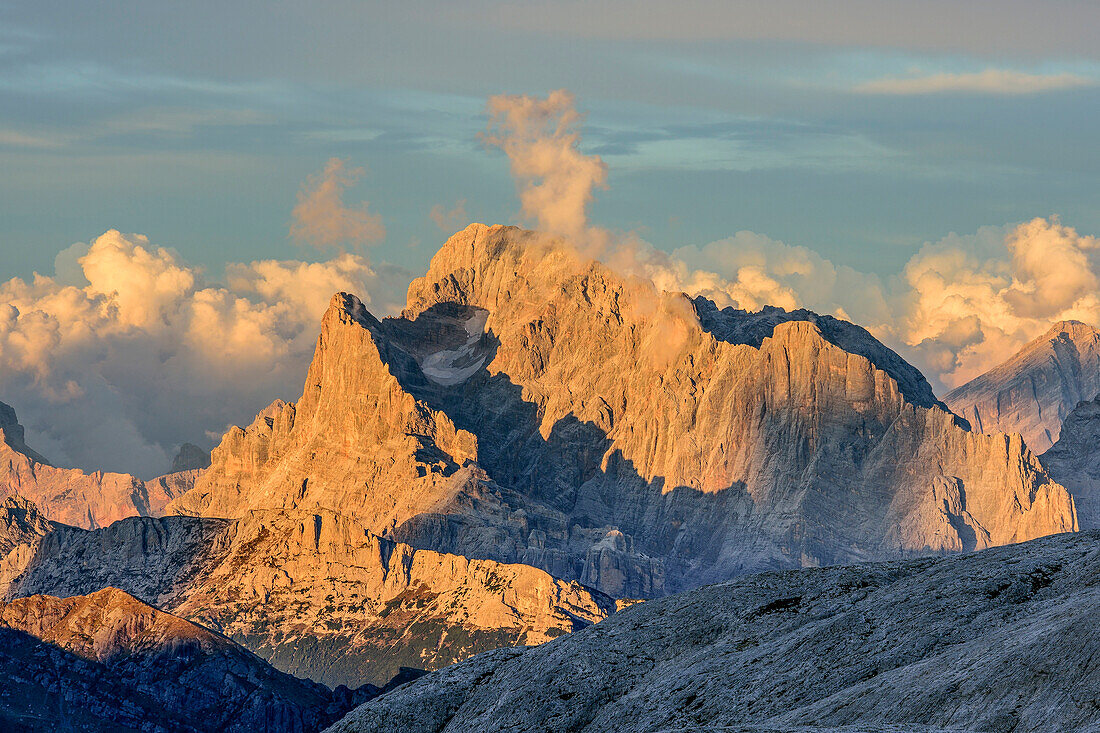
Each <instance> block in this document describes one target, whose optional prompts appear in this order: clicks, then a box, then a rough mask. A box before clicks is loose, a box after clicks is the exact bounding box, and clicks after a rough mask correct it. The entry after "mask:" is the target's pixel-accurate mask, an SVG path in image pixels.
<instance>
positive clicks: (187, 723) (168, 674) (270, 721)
mask: <svg viewBox="0 0 1100 733" xmlns="http://www.w3.org/2000/svg"><path fill="white" fill-rule="evenodd" d="M0 674H2V675H3V679H4V694H3V695H2V696H0V727H5V729H9V730H10V729H16V730H20V729H26V730H49V729H63V730H93V731H94V730H104V731H106V730H112V731H117V730H142V731H280V732H281V731H295V732H297V731H301V732H303V733H304V732H307V731H315V730H318V729H320V728H322V727H324V726H325V725H326V724H328V723H330V722H332V721H333V720H336V719H338V718H339V717H340V716H341V715H342V714H343V713H344V712H345V711H346V710H348V709H349V708H350V707H351V706H352V704H354V703H355V702H356V701H360V702H361V701H362V700H365V699H367V698H369V697H370V696H371V695H372V694H376V693H377V690H369V689H364V690H362V691H359V692H358V693H356V694H352V693H350V692H348V691H347V690H346V689H343V690H340V691H337V692H335V693H334V692H332V691H330V690H328V689H327V688H325V687H322V686H321V685H317V684H314V683H311V682H305V681H302V680H298V679H295V678H293V677H290V676H289V675H285V674H283V673H281V672H277V671H276V670H275V669H273V668H271V667H270V666H268V665H267V664H266V663H264V662H263V661H261V660H260V659H258V658H257V657H255V656H253V655H252V654H250V653H249V652H247V651H245V650H244V649H242V648H241V647H239V646H238V645H236V644H234V643H233V642H231V641H230V640H228V639H226V638H224V637H222V636H220V635H218V634H215V633H212V632H210V631H208V630H206V629H204V628H201V627H199V626H196V625H195V624H192V623H190V622H188V621H185V620H183V619H181V618H177V617H175V616H172V615H170V614H167V613H162V612H161V611H158V610H156V609H155V608H152V607H151V606H148V605H146V604H144V603H142V602H140V601H138V600H137V599H135V598H134V597H133V596H130V595H128V594H126V593H124V592H122V591H120V590H117V589H115V588H106V589H103V590H100V591H97V592H95V593H93V594H91V595H87V596H78V597H73V598H64V599H62V598H55V597H52V596H42V595H36V596H31V597H29V598H21V599H18V600H15V601H11V602H8V603H0Z"/></svg>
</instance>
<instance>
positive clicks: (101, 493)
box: [0, 402, 198, 529]
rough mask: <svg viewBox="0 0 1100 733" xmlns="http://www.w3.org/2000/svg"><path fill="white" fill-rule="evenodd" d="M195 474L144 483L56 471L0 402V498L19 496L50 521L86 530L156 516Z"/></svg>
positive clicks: (114, 476)
mask: <svg viewBox="0 0 1100 733" xmlns="http://www.w3.org/2000/svg"><path fill="white" fill-rule="evenodd" d="M197 475H198V472H197V471H184V472H181V473H173V474H168V475H166V476H160V477H158V478H155V479H151V480H149V481H143V480H141V479H139V478H136V477H134V476H131V475H129V474H123V473H104V472H103V471H94V472H92V473H85V472H84V471H80V470H78V469H75V468H56V467H54V466H52V465H50V463H49V462H48V461H47V460H46V459H45V458H44V457H42V456H41V455H39V454H38V453H36V452H35V451H33V450H31V449H30V448H28V447H27V445H26V443H24V442H23V426H22V425H20V424H19V421H18V419H17V418H16V415H15V410H13V409H12V408H11V407H9V406H8V405H5V404H4V403H2V402H0V499H5V498H7V497H13V496H21V497H23V498H25V499H27V500H29V501H31V502H33V503H34V504H35V505H36V506H37V507H38V510H39V511H40V512H41V513H42V515H43V516H44V517H46V518H48V519H51V520H53V521H55V522H63V523H65V524H71V525H73V526H77V527H84V528H87V529H91V528H94V527H104V526H106V525H108V524H110V523H111V522H114V521H116V520H118V519H122V518H123V517H132V516H135V515H141V516H148V515H160V514H162V513H163V512H164V508H165V506H166V505H167V504H168V502H169V501H170V500H171V499H172V498H173V497H175V496H179V495H180V494H183V493H184V492H186V491H187V490H188V489H190V488H191V486H192V485H194V481H195V477H196V476H197Z"/></svg>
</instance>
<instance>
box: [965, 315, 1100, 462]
mask: <svg viewBox="0 0 1100 733" xmlns="http://www.w3.org/2000/svg"><path fill="white" fill-rule="evenodd" d="M1097 395H1100V331H1097V329H1095V328H1093V327H1092V326H1089V325H1086V324H1084V323H1081V322H1080V321H1059V322H1058V323H1055V324H1054V325H1053V326H1051V327H1050V329H1049V330H1047V332H1046V333H1044V334H1043V335H1042V336H1040V337H1038V338H1037V339H1035V340H1034V341H1032V342H1031V343H1029V344H1027V345H1026V346H1024V347H1023V348H1022V349H1021V350H1020V351H1019V352H1018V353H1017V354H1015V355H1014V356H1013V357H1012V358H1010V359H1009V360H1008V361H1006V362H1004V363H1003V364H1000V365H999V366H997V367H995V368H993V369H991V370H989V371H988V372H986V373H985V374H982V375H981V376H978V377H976V378H974V379H972V380H971V381H969V382H967V383H966V384H964V385H962V386H961V387H958V388H956V389H954V390H952V391H951V392H949V393H948V394H947V396H946V397H944V402H946V403H947V405H948V406H949V407H950V408H951V409H952V410H953V411H955V412H956V413H957V414H958V415H960V416H962V417H963V418H964V419H966V420H968V421H969V422H970V424H971V425H972V426H973V428H974V429H975V430H980V431H983V432H1001V433H1020V434H1021V435H1023V437H1024V441H1025V442H1026V443H1027V444H1028V447H1030V448H1031V449H1032V450H1033V451H1035V453H1042V452H1044V451H1046V450H1047V449H1048V448H1050V446H1051V445H1053V444H1054V443H1055V442H1056V441H1057V440H1058V436H1059V433H1060V431H1061V427H1062V421H1063V420H1065V418H1066V416H1068V415H1069V413H1070V411H1072V410H1073V408H1074V407H1075V406H1076V405H1077V404H1078V403H1079V402H1081V401H1087V400H1091V399H1093V398H1094V397H1096V396H1097Z"/></svg>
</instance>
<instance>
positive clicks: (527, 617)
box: [0, 510, 615, 685]
mask: <svg viewBox="0 0 1100 733" xmlns="http://www.w3.org/2000/svg"><path fill="white" fill-rule="evenodd" d="M20 553H21V554H20ZM17 555H19V556H20V557H22V558H23V561H22V563H21V564H20V565H19V567H17V568H14V570H13V571H11V572H9V573H8V575H9V578H8V580H7V584H6V586H4V587H0V592H3V593H4V594H6V597H8V598H16V597H21V596H25V595H29V594H34V593H50V594H55V595H63V596H68V595H80V594H86V593H89V592H92V591H94V590H97V589H100V588H104V587H109V586H115V587H120V588H123V589H125V590H126V591H128V592H130V593H133V594H134V595H136V596H138V597H140V598H142V599H143V600H145V601H147V602H149V603H152V604H155V605H157V606H159V607H161V608H164V609H166V610H168V611H171V612H172V613H174V614H177V615H179V616H181V617H185V618H188V619H190V620H192V621H195V622H197V623H200V624H202V625H204V626H207V627H209V628H213V629H217V630H218V631H220V632H222V633H224V634H225V635H227V636H229V637H231V638H232V639H234V640H235V641H237V642H239V643H241V644H243V645H244V646H245V647H247V648H248V649H250V650H251V651H253V652H255V653H256V654H258V655H259V656H261V657H262V658H264V659H266V660H268V661H269V662H270V663H272V664H273V665H274V666H275V667H277V668H279V669H281V670H283V671H287V672H290V673H292V674H295V675H297V676H302V677H309V678H312V679H314V680H317V681H322V682H325V683H326V684H329V685H336V684H351V685H360V684H363V683H365V682H374V683H379V684H380V683H384V682H386V681H387V680H389V679H390V678H392V677H393V676H394V675H395V674H397V673H398V671H399V669H400V667H402V666H412V667H418V668H430V669H434V668H437V667H441V666H445V665H447V664H450V663H452V662H454V661H457V660H460V659H464V658H466V657H468V656H470V655H472V654H474V653H477V652H480V651H483V650H486V649H492V648H496V647H499V646H511V645H515V644H539V643H542V642H544V641H547V640H549V639H552V638H555V637H557V636H560V635H562V634H565V633H568V632H570V631H572V630H573V629H575V628H580V627H583V626H586V625H589V624H591V623H595V622H597V621H599V620H601V619H602V618H604V617H605V616H607V615H608V614H609V613H611V612H613V611H614V610H615V602H614V601H613V600H612V599H610V598H609V597H606V596H603V595H601V594H598V593H595V592H592V591H590V590H588V589H586V588H583V587H581V586H579V585H578V584H576V583H569V582H566V581H561V580H556V579H554V578H552V577H551V576H550V575H548V574H547V573H545V572H543V571H541V570H538V569H536V568H533V567H529V566H525V565H505V564H501V563H497V562H494V561H491V560H470V559H467V558H465V557H461V556H456V555H448V554H442V553H437V552H431V551H428V550H415V549H413V548H411V547H409V546H408V545H403V544H400V543H394V542H391V541H388V540H384V539H382V538H379V537H377V536H375V535H373V534H371V533H370V532H369V531H367V530H366V529H365V527H364V526H363V524H362V523H360V522H359V521H357V520H354V519H352V518H349V517H347V516H346V515H339V514H334V513H331V512H320V513H309V512H302V511H287V510H262V511H251V512H248V513H247V514H246V516H245V517H242V518H241V519H239V520H237V521H233V522H230V521H227V520H218V519H199V518H195V517H165V518H162V519H151V518H136V517H135V518H131V519H127V520H124V521H121V522H118V523H116V524H114V525H111V526H110V527H108V528H106V529H101V530H96V531H93V532H88V531H84V530H79V529H75V528H65V527H62V528H58V529H56V530H55V531H53V532H50V533H49V534H48V535H46V536H45V537H43V538H42V539H40V540H38V541H37V542H35V543H34V544H33V545H32V546H30V547H27V546H24V547H22V548H17V549H16V550H15V551H13V552H12V553H9V558H10V557H15V556H17ZM2 580H3V577H2V576H0V581H2Z"/></svg>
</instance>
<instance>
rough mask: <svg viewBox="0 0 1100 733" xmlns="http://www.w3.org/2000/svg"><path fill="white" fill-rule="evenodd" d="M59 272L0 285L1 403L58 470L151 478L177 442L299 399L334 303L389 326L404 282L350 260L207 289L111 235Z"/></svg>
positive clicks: (247, 272) (254, 267)
mask: <svg viewBox="0 0 1100 733" xmlns="http://www.w3.org/2000/svg"><path fill="white" fill-rule="evenodd" d="M55 270H56V274H55V275H53V276H43V275H37V274H36V275H35V276H34V278H33V279H32V280H31V281H30V282H26V281H24V280H21V279H19V278H16V279H12V280H9V281H7V282H5V283H2V284H0V304H2V305H0V395H2V397H0V399H4V400H6V401H8V402H11V403H13V404H14V406H15V407H16V409H17V410H18V412H19V415H20V419H21V421H22V422H23V423H24V424H25V425H26V426H27V427H28V429H29V430H30V431H31V435H30V437H29V438H28V440H29V441H34V444H36V447H37V448H39V449H40V450H41V451H42V452H43V453H44V454H46V455H47V456H48V457H50V458H51V459H52V460H53V461H55V462H56V463H58V464H59V465H65V466H68V465H73V466H78V467H82V468H87V469H94V468H102V469H106V470H119V471H130V472H136V473H138V474H140V475H144V476H152V475H156V474H158V473H163V472H164V471H165V470H166V469H167V467H168V465H169V463H170V461H171V458H172V455H173V451H174V449H175V448H176V447H177V446H178V445H179V444H180V443H181V442H183V441H185V440H194V439H196V438H200V439H201V437H202V436H203V434H204V433H205V432H206V431H208V430H210V429H211V428H212V427H214V428H220V427H222V426H225V425H227V424H228V423H230V422H240V421H248V420H250V419H251V417H252V415H254V414H255V413H256V412H257V411H258V410H259V409H260V408H262V407H263V406H264V405H266V404H267V403H268V402H270V401H271V400H272V399H274V398H275V397H280V396H281V397H291V398H292V397H294V396H295V395H296V393H297V392H298V391H299V390H300V389H301V380H302V375H303V374H304V373H305V369H306V366H307V365H308V363H309V358H310V356H311V354H312V351H313V346H314V342H315V340H316V336H317V333H316V332H317V325H318V323H319V320H320V317H321V315H322V313H323V312H324V309H325V306H326V305H327V303H328V300H329V298H330V297H331V296H332V294H333V293H334V292H336V291H337V290H348V291H351V292H355V293H358V294H359V295H360V296H361V297H363V298H365V299H367V300H369V302H370V303H371V307H372V308H374V309H375V310H376V311H378V312H381V313H387V312H391V311H396V310H398V309H399V308H400V307H401V305H402V303H403V300H404V298H403V295H404V290H403V288H404V286H405V285H406V284H407V282H408V275H407V273H404V272H399V271H394V270H392V269H390V268H386V269H383V270H382V271H379V270H376V269H374V268H372V267H371V266H370V264H369V263H368V262H367V261H366V260H365V259H364V258H363V257H361V256H358V255H353V254H347V253H345V254H341V255H339V256H337V257H335V258H334V259H332V260H330V261H328V262H320V263H307V262H298V261H276V260H265V261H259V262H251V263H247V264H233V265H230V266H229V267H228V268H227V270H226V284H225V285H217V284H211V283H207V282H206V281H205V279H204V276H203V273H202V271H201V270H199V269H198V268H195V267H192V266H190V265H188V264H187V263H186V262H184V261H183V260H182V259H181V258H180V257H179V256H178V255H177V254H176V253H175V252H173V251H171V250H168V249H164V248H160V247H155V246H153V245H152V244H151V243H150V242H149V240H148V239H147V238H146V237H143V236H140V235H125V234H122V233H120V232H118V231H114V230H112V231H109V232H107V233H105V234H103V235H102V236H100V237H98V238H97V239H95V240H94V241H93V242H91V244H78V245H74V246H73V247H71V248H69V249H67V250H65V251H64V252H62V253H61V254H60V255H59V256H58V258H57V265H56V267H55ZM215 432H216V431H215Z"/></svg>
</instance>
